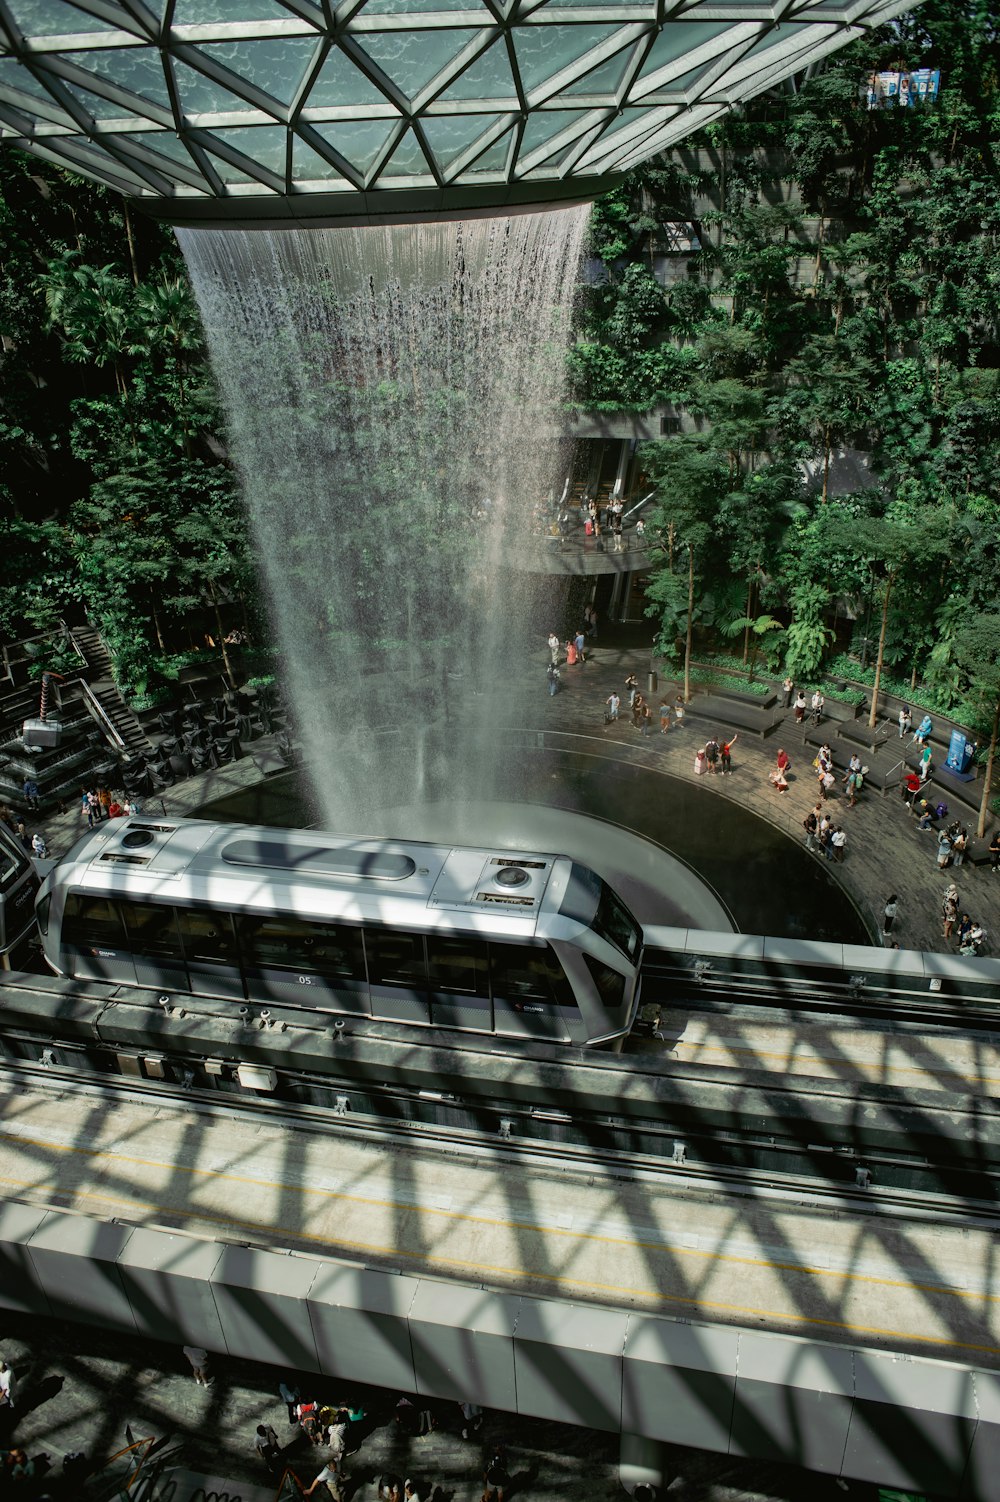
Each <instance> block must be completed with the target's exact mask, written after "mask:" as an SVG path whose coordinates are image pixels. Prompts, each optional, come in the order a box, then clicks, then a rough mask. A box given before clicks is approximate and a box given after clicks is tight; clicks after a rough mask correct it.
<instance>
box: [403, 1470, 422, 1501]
mask: <svg viewBox="0 0 1000 1502" xmlns="http://www.w3.org/2000/svg"><path fill="white" fill-rule="evenodd" d="M426 1495H427V1493H426V1492H425V1491H424V1486H423V1482H422V1481H411V1480H410V1478H409V1476H408V1477H407V1478H406V1480H405V1481H404V1482H403V1497H404V1498H405V1502H424V1499H425V1497H426Z"/></svg>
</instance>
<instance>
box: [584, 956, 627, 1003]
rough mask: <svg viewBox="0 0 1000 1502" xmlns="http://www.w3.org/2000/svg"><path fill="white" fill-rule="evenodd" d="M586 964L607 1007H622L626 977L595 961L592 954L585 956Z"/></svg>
mask: <svg viewBox="0 0 1000 1502" xmlns="http://www.w3.org/2000/svg"><path fill="white" fill-rule="evenodd" d="M583 959H584V963H585V964H586V966H587V969H588V970H589V971H590V976H591V979H592V980H593V982H594V985H595V986H596V987H597V994H598V996H599V997H600V998H601V1001H602V1002H603V1003H604V1005H605V1006H606V1007H609V1008H610V1007H620V1006H621V1004H622V1002H623V1001H624V1000H625V977H624V975H619V973H618V971H617V970H612V968H611V966H610V965H602V964H601V961H600V960H595V959H594V956H593V955H592V954H587V953H586V951H584V954H583Z"/></svg>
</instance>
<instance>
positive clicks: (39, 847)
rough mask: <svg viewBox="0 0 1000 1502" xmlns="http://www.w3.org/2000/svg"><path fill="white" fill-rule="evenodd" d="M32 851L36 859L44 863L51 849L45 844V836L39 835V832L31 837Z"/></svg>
mask: <svg viewBox="0 0 1000 1502" xmlns="http://www.w3.org/2000/svg"><path fill="white" fill-rule="evenodd" d="M31 850H32V854H33V855H34V856H35V858H36V859H37V860H40V861H43V860H44V859H45V857H46V856H47V855H48V853H49V847H48V845H46V843H45V836H44V835H43V834H39V832H38V830H36V831H35V833H34V834H33V835H32V836H31Z"/></svg>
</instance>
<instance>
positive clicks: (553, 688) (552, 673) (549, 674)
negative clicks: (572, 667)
mask: <svg viewBox="0 0 1000 1502" xmlns="http://www.w3.org/2000/svg"><path fill="white" fill-rule="evenodd" d="M545 677H546V680H547V682H548V685H549V698H550V699H554V698H555V696H556V694H557V693H558V692H559V669H558V668H557V667H556V665H555V663H554V662H550V663H549V665H548V667H547V668H546V669H545Z"/></svg>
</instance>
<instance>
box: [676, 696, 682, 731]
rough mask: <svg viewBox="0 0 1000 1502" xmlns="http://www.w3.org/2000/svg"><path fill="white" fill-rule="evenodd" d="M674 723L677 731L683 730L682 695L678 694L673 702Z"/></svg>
mask: <svg viewBox="0 0 1000 1502" xmlns="http://www.w3.org/2000/svg"><path fill="white" fill-rule="evenodd" d="M674 721H675V723H676V725H677V729H678V730H681V729H683V726H684V695H683V694H678V695H677V697H676V699H675V700H674Z"/></svg>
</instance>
